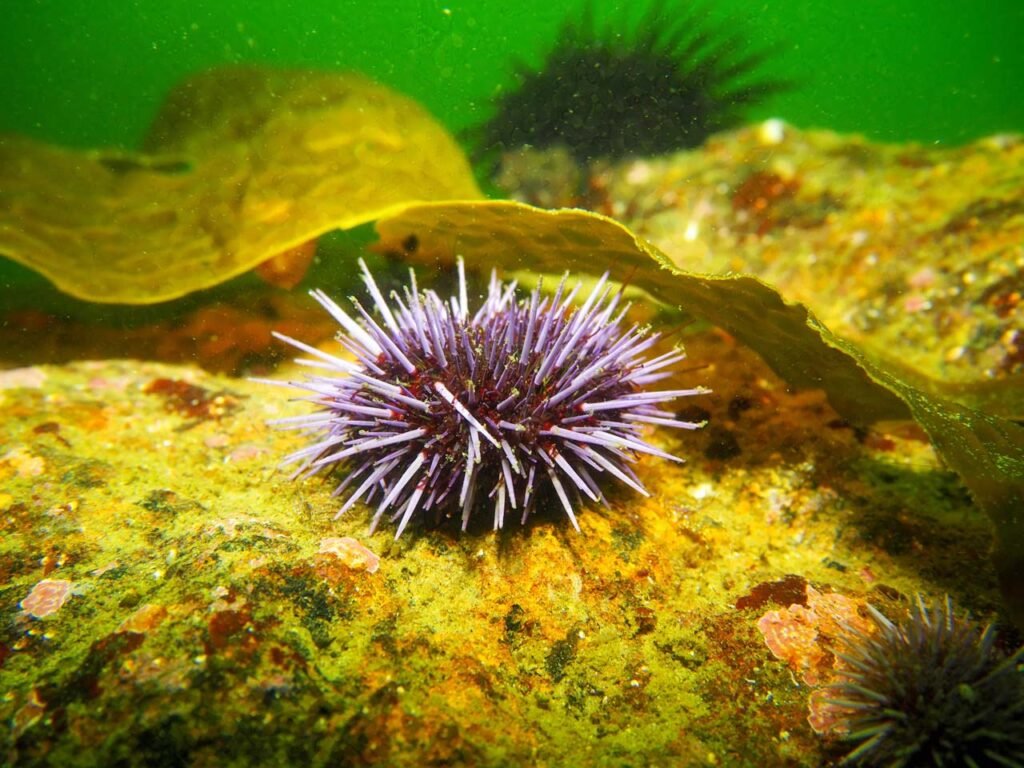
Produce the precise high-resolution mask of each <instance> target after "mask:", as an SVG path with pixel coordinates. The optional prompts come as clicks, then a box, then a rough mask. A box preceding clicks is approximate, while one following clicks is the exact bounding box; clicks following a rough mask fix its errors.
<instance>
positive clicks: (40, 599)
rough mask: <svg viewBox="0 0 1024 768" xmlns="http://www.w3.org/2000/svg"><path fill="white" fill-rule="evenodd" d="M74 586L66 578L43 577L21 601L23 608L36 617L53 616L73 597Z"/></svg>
mask: <svg viewBox="0 0 1024 768" xmlns="http://www.w3.org/2000/svg"><path fill="white" fill-rule="evenodd" d="M73 586H74V584H73V583H72V582H70V581H67V580H66V579H43V580H42V581H40V582H39V583H38V584H36V585H35V586H34V587H32V591H31V592H29V593H28V596H27V597H26V598H25V599H24V600H22V601H21V609H22V610H23V611H24V612H25V613H27V614H28V615H29V616H31V617H32V618H34V619H42V618H45V617H47V616H52V615H53V614H55V613H56V612H57V611H59V610H60V609H61V606H63V605H64V603H66V602H67V601H68V600H70V599H71V590H72V587H73Z"/></svg>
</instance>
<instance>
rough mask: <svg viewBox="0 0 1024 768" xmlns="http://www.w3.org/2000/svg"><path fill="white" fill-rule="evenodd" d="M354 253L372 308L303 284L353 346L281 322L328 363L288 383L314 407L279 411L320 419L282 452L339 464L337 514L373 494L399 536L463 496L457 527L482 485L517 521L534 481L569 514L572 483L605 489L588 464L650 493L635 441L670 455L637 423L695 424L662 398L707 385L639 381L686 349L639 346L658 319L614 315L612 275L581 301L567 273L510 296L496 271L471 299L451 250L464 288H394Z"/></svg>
mask: <svg viewBox="0 0 1024 768" xmlns="http://www.w3.org/2000/svg"><path fill="white" fill-rule="evenodd" d="M360 266H361V268H362V274H363V280H364V282H365V283H366V287H367V290H368V291H369V293H370V296H371V297H372V298H373V306H374V308H375V309H376V313H375V314H376V317H374V314H371V312H370V311H368V310H366V309H364V308H363V306H362V305H361V304H360V303H359V301H357V300H356V299H351V302H352V306H353V307H354V309H355V312H354V313H353V314H354V317H353V315H350V314H348V313H347V312H345V311H344V310H343V309H342V308H341V307H339V306H338V305H337V304H336V303H335V302H334V301H332V300H331V299H330V298H328V296H327V295H326V294H325V293H323V292H322V291H313V292H312V296H313V297H314V298H315V299H316V300H317V301H318V302H319V303H320V304H321V305H322V306H323V307H324V309H326V310H327V311H328V312H329V313H330V314H331V316H332V317H334V319H336V320H337V321H338V323H340V324H341V327H342V329H343V330H342V331H341V332H339V335H338V340H339V341H340V343H341V345H342V347H343V348H344V349H345V350H346V351H348V352H349V353H350V354H352V355H354V357H355V361H354V362H350V361H348V360H344V359H342V358H340V357H335V356H333V355H330V354H326V353H324V352H321V351H319V350H317V349H314V348H313V347H310V346H308V345H306V344H303V343H302V342H301V341H296V340H295V339H292V338H289V337H287V336H283V335H281V334H276V335H277V337H278V338H280V339H281V340H283V341H285V342H287V343H289V344H291V345H293V346H295V347H297V348H298V349H301V350H302V351H304V352H306V353H307V354H309V355H311V358H312V359H307V360H301V361H299V362H302V363H304V364H306V365H310V366H313V367H316V368H320V369H323V370H325V371H326V373H325V374H324V375H317V376H310V377H307V379H306V380H305V381H301V382H289V383H288V386H291V387H296V388H299V389H303V390H307V391H308V392H311V393H312V395H310V396H309V397H308V398H307V399H308V400H310V401H312V402H313V403H315V404H316V405H317V406H319V410H318V411H317V412H315V413H313V414H310V415H307V416H299V417H296V418H292V419H285V420H283V425H284V426H286V427H291V428H296V429H302V430H306V431H309V432H312V433H315V434H316V435H317V439H316V441H315V442H314V443H312V444H311V445H309V446H308V447H306V448H303V449H302V450H300V451H297V452H295V453H293V454H292V455H291V456H289V457H287V458H286V460H285V462H286V463H288V462H301V467H300V469H299V471H298V472H297V473H296V475H297V476H298V475H302V474H315V473H316V472H318V471H320V470H323V469H325V468H333V467H337V466H339V465H342V464H345V465H346V466H347V468H348V471H347V474H346V475H345V477H344V479H343V480H342V482H341V484H340V485H339V486H338V488H337V489H336V490H335V494H336V495H340V494H341V493H343V492H345V491H346V490H347V489H349V488H352V487H354V490H352V492H351V493H350V494H349V496H348V498H347V499H346V501H345V503H344V504H343V505H342V507H341V509H340V510H339V512H338V516H340V515H341V514H343V513H344V512H345V511H346V510H348V509H349V508H351V507H352V505H353V504H355V503H356V502H357V501H363V502H367V503H370V502H374V503H376V511H375V513H374V516H373V522H372V527H371V530H373V529H375V528H376V526H377V524H378V523H379V522H380V520H381V518H382V517H383V516H384V515H386V514H387V515H390V517H391V519H392V520H397V521H398V530H397V533H396V536H395V537H396V538H397V537H398V536H400V535H401V534H402V531H404V530H405V528H406V526H407V525H408V524H409V521H410V520H411V519H412V517H413V516H414V515H415V514H416V513H417V512H422V513H433V514H434V515H435V516H436V517H438V518H440V517H441V516H442V515H443V514H445V513H447V512H449V511H451V510H453V509H458V508H460V507H461V516H462V529H463V530H465V529H466V526H467V524H468V522H469V519H470V515H471V513H472V510H473V508H474V502H475V500H476V499H477V497H478V496H479V494H480V493H484V494H486V495H487V496H488V497H489V498H491V499H493V510H494V528H495V530H497V529H498V528H501V527H502V526H503V525H504V521H505V513H506V511H507V510H509V509H511V510H518V511H519V512H520V514H521V519H522V521H523V522H525V521H526V518H527V517H528V515H529V514H530V512H531V511H532V509H533V506H534V503H535V500H536V497H537V490H538V486H539V485H541V484H544V485H548V486H550V488H551V489H552V490H553V491H554V493H555V495H556V496H557V497H558V500H559V501H560V503H561V506H562V507H563V508H564V510H565V513H566V515H568V517H569V520H570V521H571V522H572V524H573V526H574V527H576V529H577V530H578V529H579V525H578V523H577V521H576V513H575V511H574V508H573V502H572V500H571V499H570V496H571V495H577V494H579V493H582V494H583V495H585V496H587V497H589V498H590V499H592V500H594V501H605V498H604V495H603V494H602V492H601V488H600V485H599V483H598V482H597V479H596V477H599V476H601V475H610V476H612V477H614V478H616V479H617V480H619V481H621V482H622V483H625V484H626V485H628V486H630V487H631V488H633V489H634V490H636V491H637V492H639V493H641V494H644V495H648V493H647V491H646V490H645V488H644V486H643V484H642V483H641V482H640V479H639V478H638V477H637V475H636V473H635V472H634V471H633V469H632V466H631V465H632V464H633V463H634V462H635V461H636V458H637V455H638V454H650V455H653V456H660V457H662V458H665V459H670V460H672V461H679V459H678V458H676V457H674V456H672V455H671V454H668V453H666V452H664V451H662V450H660V449H658V448H656V447H654V446H653V445H651V444H650V443H648V442H646V441H645V440H644V439H643V437H642V430H643V428H644V427H645V426H646V425H650V424H655V425H662V426H668V427H678V428H682V429H694V428H697V427H699V426H701V425H700V424H698V423H692V422H686V421H679V420H677V419H676V418H675V417H674V414H673V413H671V412H670V411H665V410H661V409H660V408H658V406H659V405H660V404H662V403H665V402H668V401H670V400H673V399H675V398H678V397H685V396H688V395H694V394H699V393H702V392H705V391H706V390H704V389H703V388H700V387H697V388H694V389H675V390H655V391H645V390H644V389H643V387H644V386H646V385H648V384H651V383H653V382H656V381H659V380H661V379H664V378H667V377H668V376H670V375H671V372H670V371H669V370H668V369H669V367H670V366H672V365H673V364H675V363H677V362H679V361H680V360H682V359H683V358H684V356H685V355H684V353H683V352H682V351H681V350H679V349H673V350H672V351H669V352H666V353H664V354H661V355H658V356H656V357H653V358H650V359H647V358H646V357H645V356H644V355H645V353H646V352H647V351H648V350H650V349H651V347H652V346H653V345H654V344H655V342H656V341H657V340H658V337H659V335H658V334H657V333H649V332H647V331H646V330H645V329H643V328H640V327H638V326H637V325H633V326H631V327H629V328H628V329H626V330H623V329H622V327H621V322H622V319H623V317H624V315H625V312H626V309H627V307H625V306H623V307H620V304H621V303H622V302H621V299H622V292H621V291H618V292H615V293H614V294H613V293H612V291H611V289H610V287H609V286H608V285H607V275H605V276H604V277H602V278H601V280H600V281H599V282H598V283H597V285H596V286H595V287H594V289H593V290H592V291H591V293H590V295H589V297H588V298H587V299H586V300H585V301H584V302H583V304H582V305H581V306H579V307H578V308H577V307H575V306H574V304H573V301H574V299H575V298H576V294H577V293H578V292H579V289H580V286H579V284H577V285H576V287H575V288H573V289H572V290H570V291H568V293H567V292H566V290H565V288H566V278H565V277H563V278H562V281H561V283H560V284H559V286H558V290H557V291H556V293H555V295H554V296H553V297H542V296H541V292H540V285H538V287H537V288H536V289H535V290H534V291H533V292H532V293H531V294H530V296H529V298H528V299H525V300H519V299H518V298H517V296H516V283H514V282H513V283H509V284H503V283H501V282H499V280H498V278H497V276H496V275H494V274H492V275H491V281H490V285H489V288H488V291H487V296H486V299H485V300H484V302H483V305H482V306H481V307H480V308H479V309H478V310H477V311H476V312H475V313H471V312H470V308H469V302H468V297H467V289H466V281H465V275H464V273H463V268H462V262H461V261H460V262H459V292H458V295H457V296H454V297H452V298H450V299H449V300H448V301H444V300H443V299H441V297H440V296H438V295H437V294H436V293H435V292H434V291H424V292H421V291H419V289H418V288H417V286H416V278H415V274H412V273H411V271H410V275H411V277H410V285H409V286H408V287H406V288H405V289H404V291H403V295H402V296H399V295H398V294H397V293H395V292H392V294H391V302H390V303H389V302H388V301H387V300H385V298H384V295H383V294H382V292H381V290H380V289H379V288H378V286H377V284H376V282H375V281H374V279H373V276H372V275H371V274H370V272H369V270H368V269H367V267H366V265H365V264H364V263H363V262H362V261H360ZM356 318H358V319H356ZM279 423H281V422H279Z"/></svg>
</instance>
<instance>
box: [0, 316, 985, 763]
mask: <svg viewBox="0 0 1024 768" xmlns="http://www.w3.org/2000/svg"><path fill="white" fill-rule="evenodd" d="M688 347H689V349H690V354H691V357H692V358H694V359H696V360H700V361H701V362H702V363H705V364H710V365H713V366H714V371H710V370H703V371H702V372H698V373H695V372H693V371H690V372H687V373H683V374H680V375H679V377H678V381H676V380H672V381H670V382H669V383H668V385H669V386H675V385H676V384H681V383H683V382H686V383H688V384H693V383H708V382H710V381H712V380H713V381H714V383H715V393H714V394H713V395H710V396H707V397H704V398H701V399H702V401H703V402H702V404H701V407H702V408H704V409H706V415H707V417H708V418H710V419H711V422H712V424H715V425H718V427H719V428H721V429H728V430H730V431H731V432H732V434H733V435H734V436H735V438H736V442H737V446H738V448H739V451H738V453H734V454H733V455H732V456H731V457H730V458H709V457H712V456H714V455H715V452H714V451H713V450H711V447H712V441H713V439H714V437H713V435H711V434H706V435H705V434H702V433H687V434H673V433H672V432H671V431H666V432H664V433H659V432H654V433H652V439H654V440H655V441H657V443H658V444H659V445H660V446H661V447H663V448H664V449H665V450H670V451H672V452H673V453H675V454H678V455H680V456H682V457H684V458H686V459H687V464H685V465H682V466H678V465H675V464H670V463H667V462H660V461H658V460H657V459H649V458H645V459H642V460H641V461H640V462H639V463H638V464H637V465H636V466H637V472H638V473H639V474H640V477H641V479H642V480H643V482H644V484H645V485H646V486H647V487H648V488H649V489H650V490H651V491H652V497H651V498H650V499H644V498H642V497H640V496H638V495H636V494H632V493H629V492H628V491H627V492H621V493H616V492H614V491H613V489H611V488H609V489H608V490H609V492H610V494H609V499H610V502H611V507H610V508H609V509H604V508H602V507H600V506H599V505H593V504H590V503H586V504H584V505H583V508H582V510H581V513H580V516H579V522H580V526H581V529H582V532H581V533H576V532H575V531H574V530H573V529H572V527H571V526H570V525H569V524H568V523H567V521H566V520H565V519H564V513H563V512H562V511H561V507H560V505H558V503H557V501H556V502H554V503H553V504H552V505H550V506H546V507H544V508H541V509H539V510H538V513H539V514H538V515H537V517H536V519H532V521H531V523H530V524H529V525H528V526H527V527H525V528H521V527H519V526H518V525H515V524H513V525H509V526H508V527H507V528H506V529H505V530H504V531H502V532H499V533H495V532H493V531H487V530H483V528H486V527H487V526H486V525H482V526H481V527H480V528H474V529H471V530H470V531H469V532H468V533H467V534H463V535H460V534H458V531H457V529H458V521H457V520H451V521H448V523H450V524H443V525H442V526H441V527H440V528H438V529H430V528H429V527H425V525H424V523H423V522H422V521H415V522H414V523H413V524H412V525H411V526H410V529H409V530H407V531H406V533H405V534H404V535H403V537H402V538H401V539H400V540H399V541H398V542H397V543H396V542H394V541H393V539H392V536H393V531H391V530H384V531H380V532H378V533H376V534H374V535H368V533H367V528H368V523H369V518H370V516H371V513H370V512H369V511H368V510H365V509H363V508H360V507H357V508H355V509H353V510H351V512H350V513H348V514H347V515H346V516H344V517H342V518H341V519H340V520H338V521H336V522H335V521H332V517H333V515H334V512H335V511H336V509H337V508H338V506H339V504H340V502H339V500H338V499H336V498H332V496H331V491H332V489H333V487H334V483H333V482H330V480H328V479H325V478H321V477H314V478H311V479H309V480H308V481H304V482H294V481H292V480H291V479H290V478H289V476H288V472H287V471H279V470H277V469H275V467H276V465H277V463H278V461H279V459H280V457H282V456H284V455H285V454H287V453H288V452H290V451H292V450H294V449H296V448H297V447H298V446H299V445H301V444H302V442H303V439H304V438H302V437H301V436H297V435H296V434H295V433H293V432H286V431H275V430H273V429H271V428H269V427H267V426H266V424H265V421H266V420H267V419H271V418H280V417H285V416H290V415H294V414H301V413H305V412H307V409H306V404H304V403H296V402H290V401H289V400H288V398H289V397H290V395H289V393H288V392H287V391H286V390H284V389H280V388H276V387H267V386H265V385H262V384H258V383H254V382H249V381H245V380H239V379H232V378H227V377H220V376H213V375H209V374H204V373H201V372H197V371H196V370H194V369H193V368H190V367H175V366H167V365H157V364H151V363H138V362H117V361H114V362H95V363H77V364H70V365H66V366H60V367H43V368H34V369H27V370H20V371H9V372H6V373H4V374H3V375H2V377H0V420H2V421H3V423H4V424H5V442H4V444H3V447H2V448H0V487H2V488H3V491H2V493H0V512H2V514H3V519H4V536H3V537H2V538H0V575H2V577H3V578H2V579H0V611H2V613H3V616H4V623H3V628H2V631H0V689H2V690H3V691H4V694H5V695H4V696H3V697H2V698H0V720H2V721H3V722H4V723H5V724H6V727H5V728H4V729H3V731H2V733H0V750H2V754H3V755H4V759H5V762H6V763H8V764H12V765H23V764H24V765H46V764H51V765H96V764H103V765H114V764H120V763H124V764H132V763H133V762H134V763H137V764H153V763H159V762H161V761H164V762H166V761H168V760H171V759H173V760H174V761H175V762H176V763H178V764H195V765H214V764H215V765H227V766H244V765H281V764H303V765H360V764H367V765H369V764H388V765H396V766H406V765H408V766H413V765H415V766H422V765H425V764H427V765H431V764H433V765H452V764H467V765H480V766H500V765H508V764H510V763H511V764H537V765H566V764H574V765H606V764H608V762H609V759H611V760H614V761H620V762H622V763H626V764H634V765H635V764H652V763H658V762H662V763H673V762H675V763H680V764H701V763H708V762H711V763H718V764H721V765H737V766H765V765H783V764H785V765H798V766H800V765H802V766H814V765H820V764H821V763H822V762H823V761H824V759H825V758H824V755H823V754H822V752H821V745H820V744H819V742H818V740H817V738H816V737H815V735H814V734H813V733H812V732H811V730H810V729H809V727H808V726H807V724H806V721H805V716H806V706H807V701H806V697H807V690H806V689H805V688H803V687H802V686H799V685H795V684H794V681H793V678H792V676H791V674H790V671H789V669H788V667H787V666H786V664H785V662H783V661H776V660H775V659H774V658H773V657H771V655H770V653H769V651H768V649H767V648H766V647H765V646H764V645H763V643H762V640H761V637H760V635H759V633H758V631H757V628H756V621H757V618H758V617H759V616H760V615H761V614H763V613H764V612H765V611H766V610H767V609H768V608H771V607H786V604H787V603H785V602H782V603H780V602H778V601H780V600H781V601H788V600H789V599H791V598H790V597H789V594H790V593H789V592H787V593H785V594H781V593H778V592H777V591H772V590H771V589H768V590H767V592H766V590H765V588H764V587H760V588H759V587H758V585H759V584H762V583H765V582H768V583H770V582H773V581H774V580H776V579H778V578H779V577H780V575H781V574H786V573H792V574H800V575H801V576H800V579H799V581H800V583H801V584H803V583H806V582H810V583H813V584H814V585H815V586H816V587H817V589H819V590H820V591H822V592H823V593H827V592H830V591H837V592H842V593H849V594H852V595H855V596H861V595H868V596H869V597H870V599H871V600H872V601H873V602H875V603H877V604H879V605H883V604H886V603H887V602H890V601H891V600H892V599H893V597H894V596H896V595H899V594H904V595H908V594H912V593H914V592H916V591H921V590H923V591H927V592H931V593H934V592H941V591H952V592H953V593H954V594H955V595H956V597H957V599H958V600H959V601H960V602H962V603H963V604H964V605H968V606H970V607H971V608H972V609H973V610H975V611H977V612H980V613H985V612H988V611H990V610H991V609H992V608H993V606H994V604H995V601H996V600H997V596H996V595H995V592H994V578H993V574H992V570H991V566H990V564H989V561H988V558H987V556H986V554H985V549H986V542H987V541H988V539H989V536H990V533H989V531H988V529H987V526H986V525H985V521H984V520H983V519H982V518H981V517H980V516H978V515H975V514H972V513H971V510H970V506H969V503H968V502H967V501H966V499H965V498H964V496H963V495H962V494H960V493H958V491H957V488H958V486H957V482H956V479H955V477H953V476H952V475H950V474H949V473H945V472H942V471H940V468H939V465H938V463H937V461H936V457H935V456H934V454H933V453H932V452H931V449H930V448H929V446H928V444H927V442H925V441H923V440H921V438H920V436H917V435H913V434H900V433H898V432H892V433H888V434H887V435H886V437H885V439H884V440H883V439H881V438H879V439H877V440H875V441H874V443H873V444H872V443H865V442H863V441H862V438H861V437H860V436H859V435H858V433H857V432H855V431H854V430H851V429H849V428H846V427H842V426H836V425H835V424H834V422H835V420H836V413H835V411H834V410H833V409H831V408H830V407H829V406H828V404H827V403H826V402H825V401H824V399H823V398H822V397H821V396H820V395H815V394H807V393H788V392H787V391H786V387H785V385H784V383H783V382H782V381H781V380H779V379H778V378H777V377H775V376H774V375H773V374H772V373H771V371H770V370H769V369H768V368H767V367H766V366H764V365H763V363H761V362H760V361H759V360H758V359H757V357H756V356H755V355H753V354H751V353H750V352H749V350H747V349H746V348H745V347H743V346H742V345H740V344H737V343H735V342H734V341H730V340H729V339H728V338H727V337H723V336H722V335H721V334H720V333H719V332H718V331H713V330H711V331H706V332H702V333H698V334H695V335H692V336H691V337H690V338H689V340H688ZM282 374H283V375H286V376H291V375H296V372H295V371H284V372H282ZM712 374H713V376H712ZM695 379H696V381H695ZM709 432H710V431H709ZM962 569H966V570H967V571H969V572H970V573H971V579H970V580H964V579H963V578H962V574H961V570H962ZM766 595H767V596H766ZM44 597H45V598H46V599H43V598H44ZM734 606H736V607H734Z"/></svg>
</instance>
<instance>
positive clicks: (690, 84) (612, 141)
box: [476, 2, 789, 163]
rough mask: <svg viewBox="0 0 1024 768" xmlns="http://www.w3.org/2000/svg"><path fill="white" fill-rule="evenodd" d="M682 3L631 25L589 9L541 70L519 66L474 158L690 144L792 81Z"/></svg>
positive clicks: (587, 157)
mask: <svg viewBox="0 0 1024 768" xmlns="http://www.w3.org/2000/svg"><path fill="white" fill-rule="evenodd" d="M680 5H683V6H685V3H665V2H655V3H653V4H652V5H651V6H650V7H649V9H648V11H647V12H646V13H645V14H644V15H643V16H642V17H641V18H640V19H639V20H638V21H637V23H636V24H635V25H630V23H629V21H628V19H627V18H625V17H622V18H620V19H619V20H618V21H617V22H615V23H613V24H608V25H606V26H603V27H600V28H599V27H598V26H597V25H596V23H595V22H594V20H593V14H592V9H591V8H590V6H589V5H587V6H586V8H585V11H584V14H583V17H582V18H581V19H580V21H578V22H574V21H571V20H570V21H568V22H566V24H565V26H564V27H563V29H562V31H561V33H560V34H559V38H558V43H557V44H556V46H555V47H554V48H553V49H552V50H551V51H550V52H549V53H548V55H547V57H546V59H545V60H544V63H543V64H541V66H540V67H539V68H538V69H536V70H531V69H528V68H526V67H522V66H520V67H519V68H518V72H517V80H518V85H517V87H514V88H512V89H510V90H508V91H505V92H504V93H502V94H501V95H500V96H499V97H498V98H497V101H496V109H495V113H494V115H493V116H492V117H491V118H490V120H488V121H487V122H486V123H484V124H483V125H482V126H480V127H479V129H477V134H478V135H477V137H476V141H477V144H478V146H479V152H478V154H479V155H480V156H489V155H492V154H494V153H501V152H503V151H508V150H513V149H516V148H518V147H524V146H529V147H535V148H539V149H544V148H548V147H553V146H564V147H566V148H568V150H569V151H570V153H571V154H572V155H573V157H574V158H575V159H576V160H577V162H579V163H587V162H589V161H591V160H593V159H595V158H621V157H626V156H648V155H654V154H661V153H665V152H671V151H674V150H678V149H685V148H689V147H696V146H698V145H700V144H701V143H703V141H704V140H705V139H706V138H707V137H708V136H710V135H711V134H712V133H715V132H716V131H721V130H724V129H726V128H730V127H733V126H735V125H738V124H739V123H740V122H741V120H742V116H743V112H744V110H745V109H746V108H748V107H749V106H751V105H752V104H756V103H757V102H759V101H762V100H763V99H764V98H765V97H767V96H769V95H771V94H773V93H776V92H778V91H781V90H785V89H786V88H788V87H789V86H788V84H787V83H786V82H784V81H783V80H781V79H778V78H772V77H767V76H763V75H761V74H759V70H760V68H761V67H762V65H763V63H764V61H765V60H766V59H767V58H768V50H766V49H759V50H750V49H749V48H747V46H746V45H745V44H744V43H745V41H744V39H743V36H742V33H741V31H740V30H735V29H734V30H732V31H729V30H726V29H723V28H720V27H713V26H712V25H711V23H710V22H709V21H707V20H704V19H700V18H698V13H697V11H696V10H695V9H693V8H691V9H689V10H686V9H684V8H680V7H678V6H680ZM631 27H632V28H631Z"/></svg>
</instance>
